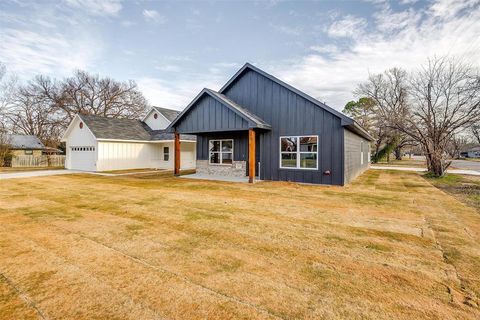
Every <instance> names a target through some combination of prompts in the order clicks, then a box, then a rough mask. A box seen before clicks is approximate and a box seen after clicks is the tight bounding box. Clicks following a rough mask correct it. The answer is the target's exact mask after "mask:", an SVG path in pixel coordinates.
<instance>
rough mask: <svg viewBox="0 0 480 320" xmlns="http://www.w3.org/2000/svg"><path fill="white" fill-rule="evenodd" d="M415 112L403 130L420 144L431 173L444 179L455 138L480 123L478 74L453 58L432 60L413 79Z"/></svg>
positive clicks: (412, 89) (403, 125)
mask: <svg viewBox="0 0 480 320" xmlns="http://www.w3.org/2000/svg"><path fill="white" fill-rule="evenodd" d="M410 91H411V98H412V99H411V105H412V109H411V111H410V114H409V116H408V117H407V118H406V121H405V122H404V123H401V124H399V128H400V129H401V130H402V131H403V132H405V133H406V134H408V135H409V136H411V137H412V138H414V139H415V140H416V141H418V142H419V143H420V144H421V145H422V147H423V149H424V151H425V156H426V157H427V165H428V169H429V171H430V172H431V173H432V174H434V175H435V176H442V175H443V174H444V172H445V170H446V168H447V167H448V166H449V165H450V162H448V161H446V159H445V155H446V147H447V145H448V143H449V142H450V141H451V139H452V137H453V136H454V135H455V134H456V133H458V132H459V131H462V130H463V129H464V128H467V127H469V126H471V125H473V124H475V123H478V122H479V121H480V76H479V74H478V70H475V69H474V68H473V67H471V66H469V65H467V64H464V63H462V62H460V61H458V60H454V59H452V58H437V59H433V60H430V61H429V62H428V64H427V65H426V66H424V67H423V68H422V69H421V70H420V71H418V72H416V73H415V74H414V75H413V76H412V79H411V86H410Z"/></svg>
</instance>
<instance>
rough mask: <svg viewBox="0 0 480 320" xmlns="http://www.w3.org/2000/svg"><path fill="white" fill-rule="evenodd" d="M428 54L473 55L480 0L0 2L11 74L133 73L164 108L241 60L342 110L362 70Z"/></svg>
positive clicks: (477, 46)
mask: <svg viewBox="0 0 480 320" xmlns="http://www.w3.org/2000/svg"><path fill="white" fill-rule="evenodd" d="M434 55H437V56H443V55H456V56H459V57H461V58H462V59H464V60H466V61H468V62H470V63H473V64H476V65H480V0H465V1H462V0H455V1H445V0H438V1H437V0H436V1H416V0H402V1H399V2H392V1H382V0H375V1H365V2H361V1H294V2H293V1H292V2H289V1H252V2H245V1H242V2H232V1H221V2H216V1H194V2H168V1H133V0H131V1H121V0H105V1H96V0H64V1H48V0H38V1H21V0H17V1H9V0H2V1H0V61H1V62H3V63H5V64H6V65H7V68H8V71H9V72H11V73H16V74H18V76H19V77H21V78H22V79H28V78H30V77H33V76H34V75H36V74H48V75H50V76H53V77H56V78H62V77H64V76H67V75H69V74H71V73H72V71H73V70H75V69H84V70H87V71H90V72H93V73H99V74H100V75H106V76H107V75H108V76H111V77H114V78H116V79H119V80H127V79H133V80H135V81H136V82H137V83H138V84H139V86H140V89H141V90H142V92H143V93H144V94H145V96H146V97H147V98H148V100H149V101H150V102H151V103H152V104H154V105H158V106H163V107H167V108H174V109H183V108H184V107H185V106H186V105H187V104H188V102H190V100H191V99H192V98H193V97H195V96H196V95H197V94H198V92H199V91H200V90H201V89H202V88H203V87H209V88H211V89H214V90H218V89H219V88H220V87H221V86H222V84H223V83H224V82H226V81H227V80H228V79H229V78H230V77H231V76H232V75H233V74H234V73H235V72H236V70H237V69H238V68H240V67H241V66H242V65H243V64H244V63H245V62H250V63H252V64H254V65H256V66H258V67H260V68H261V69H263V70H265V71H267V72H269V73H271V74H273V75H275V76H277V77H278V78H280V79H282V80H284V81H286V82H288V83H289V84H291V85H293V86H295V87H297V88H298V89H300V90H302V91H305V92H307V93H308V94H310V95H312V96H314V97H315V98H318V99H320V100H321V101H325V102H326V103H327V104H329V105H330V106H332V107H334V108H336V109H338V110H341V109H342V108H343V106H344V105H345V103H346V102H347V101H349V100H351V99H352V98H353V94H352V90H353V89H354V88H355V86H356V85H357V84H358V83H359V82H361V81H364V80H365V79H366V78H367V76H368V74H369V73H377V72H381V71H383V70H385V69H387V68H391V67H395V66H396V67H403V68H406V69H407V70H413V69H416V68H418V67H419V66H420V65H421V64H422V63H425V61H426V60H427V58H428V57H433V56H434Z"/></svg>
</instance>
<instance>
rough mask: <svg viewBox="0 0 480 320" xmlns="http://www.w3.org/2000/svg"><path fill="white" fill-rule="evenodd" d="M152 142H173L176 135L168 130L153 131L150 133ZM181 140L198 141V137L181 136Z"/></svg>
mask: <svg viewBox="0 0 480 320" xmlns="http://www.w3.org/2000/svg"><path fill="white" fill-rule="evenodd" d="M150 135H151V140H152V141H158V140H173V139H174V134H173V133H171V132H168V131H166V130H152V131H150ZM180 140H191V141H197V137H196V136H194V135H191V134H181V135H180Z"/></svg>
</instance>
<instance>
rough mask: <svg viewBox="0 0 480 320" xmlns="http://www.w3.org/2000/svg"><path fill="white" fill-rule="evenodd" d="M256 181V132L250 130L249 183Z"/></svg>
mask: <svg viewBox="0 0 480 320" xmlns="http://www.w3.org/2000/svg"><path fill="white" fill-rule="evenodd" d="M254 180H255V130H253V129H248V182H249V183H253V182H254Z"/></svg>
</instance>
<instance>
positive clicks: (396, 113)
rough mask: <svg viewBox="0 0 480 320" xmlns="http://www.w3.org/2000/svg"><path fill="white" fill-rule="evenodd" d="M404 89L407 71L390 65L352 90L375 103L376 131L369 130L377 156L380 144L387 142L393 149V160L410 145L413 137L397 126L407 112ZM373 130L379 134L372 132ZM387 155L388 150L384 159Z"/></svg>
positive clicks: (405, 87)
mask: <svg viewBox="0 0 480 320" xmlns="http://www.w3.org/2000/svg"><path fill="white" fill-rule="evenodd" d="M407 88H408V75H407V73H406V71H404V70H402V69H398V68H393V69H389V70H387V71H385V72H384V73H381V74H376V75H370V76H369V78H368V81H367V82H365V83H362V84H360V85H359V86H358V87H357V89H356V90H355V91H354V94H355V95H357V96H364V97H366V98H368V99H370V100H371V101H373V102H374V107H373V108H372V111H373V113H374V114H375V116H374V117H375V118H376V119H377V120H376V124H375V130H372V129H371V130H370V131H371V133H372V134H373V135H374V136H376V138H377V141H376V143H375V150H376V153H375V154H376V155H378V154H380V147H381V146H382V145H388V147H389V149H390V148H392V149H393V151H394V153H395V157H396V159H397V160H401V158H402V149H403V148H404V147H406V146H408V145H411V144H412V139H411V138H410V137H408V136H407V135H406V134H405V133H404V132H402V131H401V130H399V129H398V127H397V124H398V123H402V122H403V121H404V118H405V117H406V115H407V113H408V104H407V103H408V91H407ZM366 98H364V99H366ZM375 131H377V132H378V134H375ZM389 155H390V152H388V154H387V158H388V157H389ZM377 158H378V156H377Z"/></svg>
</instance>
